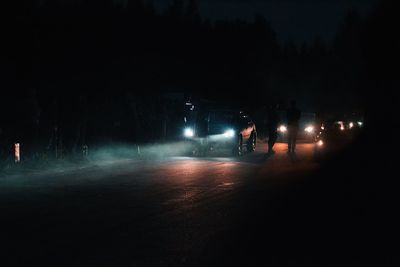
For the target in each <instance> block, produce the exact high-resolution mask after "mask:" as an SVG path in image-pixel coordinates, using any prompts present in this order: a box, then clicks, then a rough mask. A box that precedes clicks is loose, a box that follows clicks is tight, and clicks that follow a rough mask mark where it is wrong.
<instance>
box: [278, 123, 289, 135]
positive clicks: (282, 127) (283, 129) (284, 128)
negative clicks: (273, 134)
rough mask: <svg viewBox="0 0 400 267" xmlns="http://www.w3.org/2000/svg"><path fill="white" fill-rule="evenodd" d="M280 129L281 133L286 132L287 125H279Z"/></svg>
mask: <svg viewBox="0 0 400 267" xmlns="http://www.w3.org/2000/svg"><path fill="white" fill-rule="evenodd" d="M278 131H279V132H281V133H284V132H286V131H287V128H286V126H285V125H281V126H279V128H278Z"/></svg>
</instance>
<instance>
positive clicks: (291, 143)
mask: <svg viewBox="0 0 400 267" xmlns="http://www.w3.org/2000/svg"><path fill="white" fill-rule="evenodd" d="M286 117H287V124H288V153H290V154H292V153H293V154H294V153H295V151H296V141H297V133H298V132H299V121H300V117H301V112H300V110H299V109H298V108H297V107H296V101H294V100H292V101H291V102H290V107H289V108H288V109H287V111H286Z"/></svg>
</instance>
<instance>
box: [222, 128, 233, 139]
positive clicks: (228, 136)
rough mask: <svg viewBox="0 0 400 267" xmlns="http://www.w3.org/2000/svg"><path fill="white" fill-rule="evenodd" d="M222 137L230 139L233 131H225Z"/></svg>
mask: <svg viewBox="0 0 400 267" xmlns="http://www.w3.org/2000/svg"><path fill="white" fill-rule="evenodd" d="M224 136H225V137H226V138H232V137H234V136H235V131H234V130H232V129H229V130H227V131H225V133H224Z"/></svg>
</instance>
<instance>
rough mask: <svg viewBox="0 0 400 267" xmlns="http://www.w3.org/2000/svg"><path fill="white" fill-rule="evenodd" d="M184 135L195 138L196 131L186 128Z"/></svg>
mask: <svg viewBox="0 0 400 267" xmlns="http://www.w3.org/2000/svg"><path fill="white" fill-rule="evenodd" d="M183 135H184V136H185V137H193V136H194V131H193V129H192V128H186V129H185V130H184V131H183Z"/></svg>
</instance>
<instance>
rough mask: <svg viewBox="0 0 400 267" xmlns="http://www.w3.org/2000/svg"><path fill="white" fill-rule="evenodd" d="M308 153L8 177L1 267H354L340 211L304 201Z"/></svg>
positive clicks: (121, 164) (135, 163) (310, 167)
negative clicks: (339, 266) (347, 266)
mask: <svg viewBox="0 0 400 267" xmlns="http://www.w3.org/2000/svg"><path fill="white" fill-rule="evenodd" d="M312 148H313V147H312V145H310V144H301V145H299V146H298V152H297V156H296V157H290V156H289V155H288V154H287V153H286V145H285V144H277V146H276V151H277V153H276V154H275V155H274V156H272V157H267V156H266V154H265V151H266V146H265V144H262V145H261V146H259V147H258V148H257V151H256V152H255V153H252V154H247V155H245V156H243V157H241V158H232V157H229V155H225V154H224V153H220V154H218V153H216V152H213V153H214V154H211V155H210V156H209V157H207V158H190V157H168V158H164V159H158V160H120V161H113V162H112V163H109V164H99V165H93V166H88V167H86V168H82V169H77V170H69V171H62V172H61V171H60V172H53V173H47V174H35V175H32V176H9V177H2V178H1V179H0V203H1V204H0V205H1V206H0V212H1V222H0V226H1V230H2V240H3V244H4V245H5V248H4V249H3V250H2V252H3V256H2V257H1V259H0V262H3V264H0V266H210V265H215V266H222V265H227V266H229V265H233V264H241V265H252V264H256V265H262V264H267V263H272V264H287V263H289V264H290V263H292V264H302V263H307V264H312V263H324V262H328V263H343V262H345V263H358V260H359V259H362V254H360V253H361V252H360V251H359V250H350V251H349V248H350V247H351V246H350V245H346V244H342V245H341V246H340V247H336V246H334V245H332V244H336V243H337V242H340V240H339V239H340V238H341V237H342V235H341V232H340V231H342V230H343V229H344V228H343V227H345V226H343V225H344V223H345V222H343V220H342V219H343V216H341V217H337V214H338V212H331V211H332V208H333V209H335V208H337V209H340V207H343V205H339V206H335V205H334V204H333V203H332V202H329V201H328V202H327V203H324V204H321V205H319V204H318V203H319V202H320V201H322V200H324V201H326V200H327V199H326V198H324V196H323V193H315V192H314V193H313V194H312V196H313V197H311V195H309V194H308V193H305V192H307V191H308V192H309V190H310V188H309V186H308V183H309V181H310V179H311V178H310V177H312V176H313V174H315V173H318V171H319V170H318V169H319V165H318V164H317V163H316V162H315V161H314V160H313V156H312V151H313V149H312ZM313 188H314V189H315V186H314V187H313ZM314 189H313V190H314ZM320 190H323V189H322V188H321V189H320ZM321 192H322V191H321ZM314 197H318V198H314ZM310 203H313V205H311V207H310V205H309V204H310ZM315 203H317V204H315ZM326 210H330V211H329V212H326ZM345 212H346V211H344V213H345ZM340 214H341V215H343V212H342V211H340ZM351 223H352V224H353V223H355V222H354V221H351ZM333 225H335V226H336V227H333V228H329V227H332V226H333ZM338 226H339V227H338ZM346 233H347V232H346ZM356 234H358V233H356ZM358 237H359V236H357V238H358ZM350 240H353V239H350ZM309 242H311V245H310V244H309ZM333 242H336V243H333ZM349 242H351V241H349ZM357 242H358V241H357ZM357 253H358V254H357ZM354 255H355V256H354ZM349 257H350V259H349ZM354 259H356V260H354Z"/></svg>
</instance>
